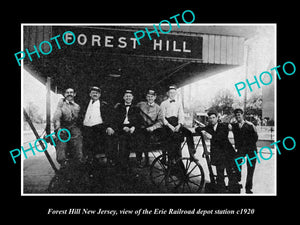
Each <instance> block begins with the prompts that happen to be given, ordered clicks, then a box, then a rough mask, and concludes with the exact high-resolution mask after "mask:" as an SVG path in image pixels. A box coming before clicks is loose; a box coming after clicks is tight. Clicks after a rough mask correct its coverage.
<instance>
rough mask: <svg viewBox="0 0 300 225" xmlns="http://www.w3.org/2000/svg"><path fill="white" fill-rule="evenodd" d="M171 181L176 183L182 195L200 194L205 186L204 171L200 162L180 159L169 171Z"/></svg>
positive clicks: (177, 189)
mask: <svg viewBox="0 0 300 225" xmlns="http://www.w3.org/2000/svg"><path fill="white" fill-rule="evenodd" d="M167 177H169V179H171V180H173V181H175V180H176V183H175V182H173V184H175V188H176V191H177V192H180V193H195V192H200V191H201V190H202V188H203V185H204V179H205V177H204V171H203V168H202V166H201V165H200V164H199V162H198V161H195V160H193V159H190V158H179V159H178V160H177V161H176V163H175V164H173V165H171V166H170V168H169V170H168V175H167Z"/></svg>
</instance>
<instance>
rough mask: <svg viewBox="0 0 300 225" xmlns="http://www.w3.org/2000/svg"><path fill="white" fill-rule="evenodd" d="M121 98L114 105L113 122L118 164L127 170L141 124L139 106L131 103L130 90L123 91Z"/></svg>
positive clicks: (131, 94)
mask: <svg viewBox="0 0 300 225" xmlns="http://www.w3.org/2000/svg"><path fill="white" fill-rule="evenodd" d="M123 100H124V102H123V103H117V104H116V105H115V113H114V124H115V126H116V129H117V132H118V137H119V157H120V163H121V165H120V166H121V169H122V171H124V172H129V169H130V167H129V156H130V152H131V151H133V150H135V148H136V147H137V143H136V131H137V129H139V127H140V125H141V116H140V113H139V108H137V107H136V106H135V105H133V104H132V101H133V93H132V90H129V89H128V90H126V91H125V92H124V96H123Z"/></svg>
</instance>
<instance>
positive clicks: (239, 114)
mask: <svg viewBox="0 0 300 225" xmlns="http://www.w3.org/2000/svg"><path fill="white" fill-rule="evenodd" d="M243 114H244V112H243V110H242V109H239V108H238V109H235V110H234V115H235V119H236V121H237V123H232V124H230V125H229V128H230V129H231V130H232V132H233V136H234V143H235V148H236V149H237V153H238V155H237V157H245V156H246V154H248V156H249V158H252V159H251V164H252V166H250V164H249V161H248V160H247V178H246V187H245V189H246V193H247V194H252V193H253V192H252V186H253V174H254V170H255V164H256V158H253V157H255V153H254V152H256V151H257V147H256V142H257V141H258V135H257V132H256V128H255V126H254V125H253V124H252V123H251V122H249V121H246V120H244V115H243ZM240 172H241V171H240ZM239 176H241V175H239Z"/></svg>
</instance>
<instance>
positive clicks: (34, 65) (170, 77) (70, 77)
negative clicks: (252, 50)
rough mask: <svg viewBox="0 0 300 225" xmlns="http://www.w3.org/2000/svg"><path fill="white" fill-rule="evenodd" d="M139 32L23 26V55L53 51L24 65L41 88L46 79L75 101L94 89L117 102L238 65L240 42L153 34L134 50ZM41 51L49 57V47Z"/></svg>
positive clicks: (195, 29)
mask: <svg viewBox="0 0 300 225" xmlns="http://www.w3.org/2000/svg"><path fill="white" fill-rule="evenodd" d="M144 28H145V26H142V25H141V26H104V25H103V26H57V25H56V26H32V25H24V49H26V48H27V49H28V51H29V52H33V51H34V48H33V46H34V45H35V46H36V47H38V46H39V44H40V43H41V42H42V41H45V40H46V41H49V42H50V43H51V44H52V47H53V49H52V51H51V53H50V54H48V55H42V54H40V55H41V57H40V58H38V57H36V56H35V55H32V61H30V60H29V59H28V57H27V58H25V59H24V65H25V67H26V68H28V69H30V70H32V71H34V72H35V74H38V79H39V80H41V81H42V82H43V83H45V82H46V78H47V77H51V80H52V89H53V90H54V89H55V88H57V90H58V91H59V92H61V91H62V90H63V89H65V88H67V87H74V88H75V89H76V90H77V93H79V96H80V94H84V93H85V94H86V93H87V90H88V87H89V86H94V85H96V86H100V87H101V88H102V90H103V96H105V97H106V98H107V99H109V100H112V101H116V100H117V99H118V98H120V96H121V94H122V92H121V91H122V89H125V88H131V89H133V90H134V91H135V93H136V96H137V97H139V96H142V95H143V93H145V91H146V89H147V88H149V87H153V88H155V89H156V90H157V92H160V93H163V92H164V91H165V90H166V87H167V86H168V85H169V84H176V85H178V86H179V87H180V86H182V85H185V84H188V83H191V82H193V81H195V80H199V79H202V78H205V77H208V76H211V75H214V74H216V73H219V72H222V71H224V70H228V69H231V68H233V67H236V66H239V65H242V64H243V58H244V40H245V38H244V37H243V36H235V35H230V34H216V33H213V34H209V33H201V25H199V26H190V27H184V29H183V30H185V31H180V29H177V30H175V31H172V32H170V33H169V34H161V35H160V37H157V36H156V34H152V35H151V36H152V40H151V41H150V40H149V38H148V37H147V35H146V36H145V37H144V38H143V39H142V40H141V45H138V44H137V43H136V41H135V39H134V32H135V31H137V30H142V29H144ZM187 28H189V29H187ZM204 28H205V30H206V31H207V27H204ZM187 30H188V32H187ZM66 31H71V32H73V33H74V34H75V36H76V40H74V44H72V45H66V44H64V43H63V41H62V39H61V36H62V35H63V33H65V32H66ZM57 35H60V37H59V38H57V40H58V41H59V43H60V47H61V49H59V48H58V46H57V44H56V43H55V39H53V40H52V41H50V38H52V37H55V36H57ZM65 40H66V41H68V42H69V43H70V42H72V41H73V40H72V35H71V34H70V33H67V34H65ZM41 48H42V50H43V51H44V52H49V46H48V45H46V44H44V45H42V46H41Z"/></svg>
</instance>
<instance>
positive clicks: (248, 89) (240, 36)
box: [11, 12, 293, 196]
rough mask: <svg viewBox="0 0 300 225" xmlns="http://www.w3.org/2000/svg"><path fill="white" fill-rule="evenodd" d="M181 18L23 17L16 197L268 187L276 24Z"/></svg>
mask: <svg viewBox="0 0 300 225" xmlns="http://www.w3.org/2000/svg"><path fill="white" fill-rule="evenodd" d="M178 20H179V19H178ZM191 20H192V17H190V15H189V12H186V18H185V20H184V21H183V22H181V23H180V24H179V23H176V22H174V21H171V20H170V22H169V21H167V20H164V22H162V23H159V24H158V23H157V21H156V22H153V24H152V23H146V24H143V23H135V24H131V23H129V24H114V23H105V24H81V23H78V24H57V23H55V24H42V23H37V24H31V23H23V24H22V26H21V34H22V35H21V36H22V39H21V40H22V42H21V50H20V52H18V53H17V52H16V54H15V58H16V65H18V64H19V65H20V68H21V74H22V83H21V87H22V108H21V110H22V112H21V115H22V148H21V150H22V151H20V152H19V153H20V154H18V152H17V151H16V152H12V153H11V154H12V158H13V160H15V159H14V157H15V158H17V157H20V158H21V194H22V195H23V196H24V195H28V196H29V195H47V196H51V195H109V196H110V195H111V196H114V195H172V196H177V195H178V196H180V195H212V196H215V195H216V196H228V195H233V196H254V195H257V196H276V195H277V165H276V157H277V155H278V151H277V149H276V145H274V142H276V140H277V139H276V138H277V137H276V123H277V122H276V82H277V79H278V78H277V77H278V76H279V75H278V71H279V72H280V74H281V75H282V76H284V73H283V72H282V68H285V71H286V73H291V71H293V65H292V63H291V62H286V64H283V65H281V67H280V68H279V67H278V64H277V60H276V54H277V52H276V42H277V40H276V36H277V27H276V24H274V23H264V24H256V23H254V24H248V23H247V24H243V23H229V24H212V23H209V24H205V23H204V24H199V23H191ZM286 142H290V140H287V141H286ZM290 145H291V144H290V143H287V146H289V147H290ZM12 163H13V162H12Z"/></svg>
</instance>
